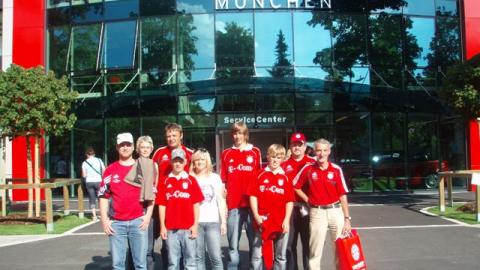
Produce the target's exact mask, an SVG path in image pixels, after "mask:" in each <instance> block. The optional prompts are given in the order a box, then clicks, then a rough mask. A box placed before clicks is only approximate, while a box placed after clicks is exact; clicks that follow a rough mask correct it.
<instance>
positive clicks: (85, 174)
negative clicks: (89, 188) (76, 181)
mask: <svg viewBox="0 0 480 270" xmlns="http://www.w3.org/2000/svg"><path fill="white" fill-rule="evenodd" d="M82 177H83V178H85V177H87V170H85V168H82Z"/></svg>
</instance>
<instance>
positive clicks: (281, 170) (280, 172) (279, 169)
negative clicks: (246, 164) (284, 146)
mask: <svg viewBox="0 0 480 270" xmlns="http://www.w3.org/2000/svg"><path fill="white" fill-rule="evenodd" d="M265 171H266V172H271V173H273V174H285V172H284V171H283V169H282V168H281V167H278V168H276V169H275V171H272V169H270V167H268V166H267V167H265Z"/></svg>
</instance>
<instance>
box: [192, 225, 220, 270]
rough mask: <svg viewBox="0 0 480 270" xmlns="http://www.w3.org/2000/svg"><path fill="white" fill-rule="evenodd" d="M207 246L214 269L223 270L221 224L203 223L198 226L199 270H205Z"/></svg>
mask: <svg viewBox="0 0 480 270" xmlns="http://www.w3.org/2000/svg"><path fill="white" fill-rule="evenodd" d="M205 244H206V245H207V250H208V255H209V257H210V262H211V266H212V269H215V270H222V269H223V263H222V251H221V244H220V223H218V222H202V223H200V224H199V225H198V237H197V268H198V270H205Z"/></svg>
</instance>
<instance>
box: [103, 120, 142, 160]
mask: <svg viewBox="0 0 480 270" xmlns="http://www.w3.org/2000/svg"><path fill="white" fill-rule="evenodd" d="M105 121H106V126H107V131H106V138H107V141H106V142H105V145H106V147H105V148H106V149H107V161H108V163H112V162H114V161H117V160H118V153H117V149H116V144H117V141H116V137H117V134H118V133H121V132H130V133H132V135H133V138H138V136H139V135H140V121H139V118H137V117H131V118H130V117H129V118H106V119H105Z"/></svg>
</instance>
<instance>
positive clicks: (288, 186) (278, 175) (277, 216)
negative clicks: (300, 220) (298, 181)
mask: <svg viewBox="0 0 480 270" xmlns="http://www.w3.org/2000/svg"><path fill="white" fill-rule="evenodd" d="M247 194H248V195H250V196H255V197H257V201H258V213H259V214H260V215H261V216H266V218H267V219H270V220H274V221H275V223H276V224H275V225H276V226H280V227H281V225H282V222H283V219H284V218H285V210H286V205H287V203H288V202H293V201H294V200H295V196H294V191H293V186H292V183H291V182H290V181H289V180H288V178H287V176H286V175H285V172H284V171H283V170H282V168H278V169H277V170H276V171H275V172H272V171H271V170H270V167H266V168H265V169H264V170H262V171H261V172H260V173H259V174H258V176H257V178H256V179H255V180H254V181H252V182H251V184H250V186H249V188H248V191H247Z"/></svg>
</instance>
